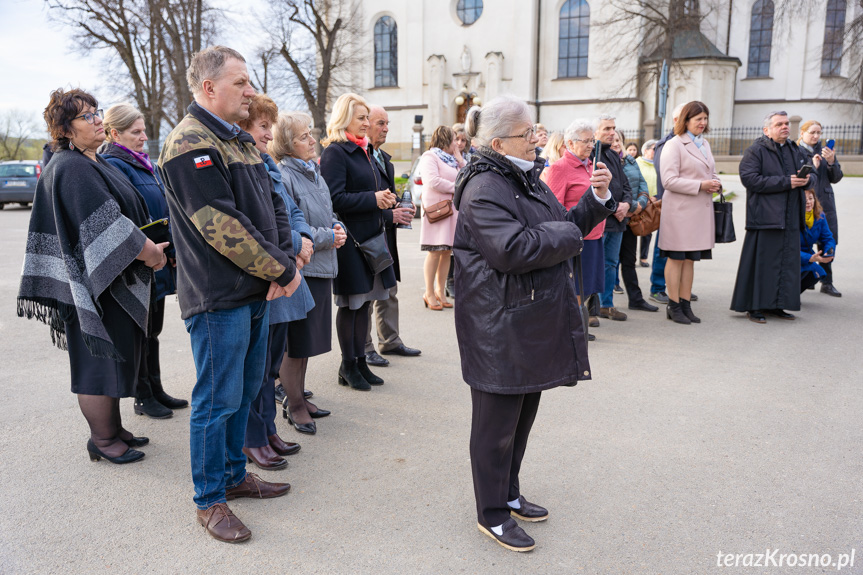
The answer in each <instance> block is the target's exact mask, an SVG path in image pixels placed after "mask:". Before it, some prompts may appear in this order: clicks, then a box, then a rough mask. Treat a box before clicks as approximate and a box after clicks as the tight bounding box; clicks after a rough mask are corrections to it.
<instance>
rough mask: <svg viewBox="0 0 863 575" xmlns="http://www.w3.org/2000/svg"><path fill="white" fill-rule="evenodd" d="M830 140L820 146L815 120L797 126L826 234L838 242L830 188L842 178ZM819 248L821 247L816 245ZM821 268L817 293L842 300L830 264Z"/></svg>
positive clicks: (840, 168) (798, 143)
mask: <svg viewBox="0 0 863 575" xmlns="http://www.w3.org/2000/svg"><path fill="white" fill-rule="evenodd" d="M832 143H833V140H829V141H828V142H827V145H826V146H822V145H821V124H820V123H818V122H817V121H815V120H809V121H808V122H804V123H803V124H802V125H801V126H800V139H799V140H797V145H798V146H800V152H801V153H802V154H803V157H804V158H805V160H806V163H807V164H812V166H813V167H814V168H815V174H816V175H817V176H818V180H817V183H816V185H815V195H816V196H817V198H818V201H819V202H820V204H821V207H822V208H823V210H824V216H825V217H826V218H827V225H828V227H829V228H830V233H831V234H833V240H834V241H835V242H836V243H838V242H839V221H838V219H837V216H836V199H835V198H834V196H833V186H832V185H831V184H835V183H837V182H838V181H839V180H841V179H842V175H843V174H842V167H841V166H840V165H839V161H838V160H837V159H836V153H835V152H834V151H833V146H832ZM820 247H821V248H823V247H824V246H820ZM821 267H822V268H824V272H825V276H824V278H823V279H822V280H821V293H825V294H827V295H830V296H833V297H842V293H841V292H839V290H837V289H836V288H835V287H833V263H832V262H825V263H822V264H821Z"/></svg>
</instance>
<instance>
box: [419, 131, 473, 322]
mask: <svg viewBox="0 0 863 575" xmlns="http://www.w3.org/2000/svg"><path fill="white" fill-rule="evenodd" d="M464 165H465V161H464V159H463V158H462V155H461V152H459V150H458V145H457V143H456V141H455V134H454V133H453V131H452V129H451V128H450V127H449V126H438V128H437V129H436V130H435V131H434V133H433V134H432V137H431V148H430V149H429V151H427V152H425V153H424V154H423V155H422V157H421V158H420V174H421V175H422V179H423V194H422V204H423V219H422V228H421V229H420V249H422V250H423V251H424V252H428V255H427V256H426V261H425V266H424V268H423V271H424V275H425V282H426V290H425V293H424V294H423V301H424V302H425V306H426V307H427V308H430V309H433V310H441V309H443V308H445V307H452V304H451V303H450V302H448V301H447V299H446V289H445V288H446V276H447V273H448V272H449V265H450V255H451V254H452V242H453V238H454V237H455V222H456V218H457V217H458V213H456V211H455V208H454V207H453V215H451V216H450V217H448V218H445V219H443V220H438V221H437V222H434V223H432V222H430V221H429V220H428V216H427V215H426V210H427V209H428V207H429V206H433V205H435V204H437V203H438V202H443V201H446V200H449V201H452V198H453V194H454V193H455V178H456V176H457V175H458V171H459V170H460V169H461V168H462V166H464Z"/></svg>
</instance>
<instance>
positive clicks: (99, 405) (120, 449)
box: [78, 393, 132, 457]
mask: <svg viewBox="0 0 863 575" xmlns="http://www.w3.org/2000/svg"><path fill="white" fill-rule="evenodd" d="M78 406H79V407H80V408H81V413H83V414H84V418H85V419H86V420H87V425H89V426H90V439H92V440H93V444H94V445H95V446H96V447H98V448H99V449H100V450H101V451H102V452H103V453H105V455H109V456H111V457H119V456H120V455H123V454H124V453H126V449H128V446H127V445H126V444H125V443H123V440H124V439H132V434H131V433H130V432H128V431H126V430H125V429H123V422H122V420H121V419H120V400H119V398H116V397H108V396H107V395H84V394H81V393H79V394H78Z"/></svg>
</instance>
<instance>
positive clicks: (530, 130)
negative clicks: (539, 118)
mask: <svg viewBox="0 0 863 575" xmlns="http://www.w3.org/2000/svg"><path fill="white" fill-rule="evenodd" d="M535 135H536V131H535V130H534V129H533V128H532V127H531V128H528V129H527V132H525V133H524V134H516V135H515V136H501V137H500V139H501V140H505V139H507V138H523V139H524V140H525V141H527V142H530V141H531V140H532V139H533V137H534V136H535Z"/></svg>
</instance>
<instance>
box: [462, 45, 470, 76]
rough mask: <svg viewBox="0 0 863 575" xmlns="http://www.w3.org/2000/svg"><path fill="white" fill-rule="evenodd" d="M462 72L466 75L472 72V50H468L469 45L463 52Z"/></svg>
mask: <svg viewBox="0 0 863 575" xmlns="http://www.w3.org/2000/svg"><path fill="white" fill-rule="evenodd" d="M461 71H462V72H464V73H465V74H467V73H468V72H470V50H468V48H467V45H465V47H464V50H462V51H461Z"/></svg>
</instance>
